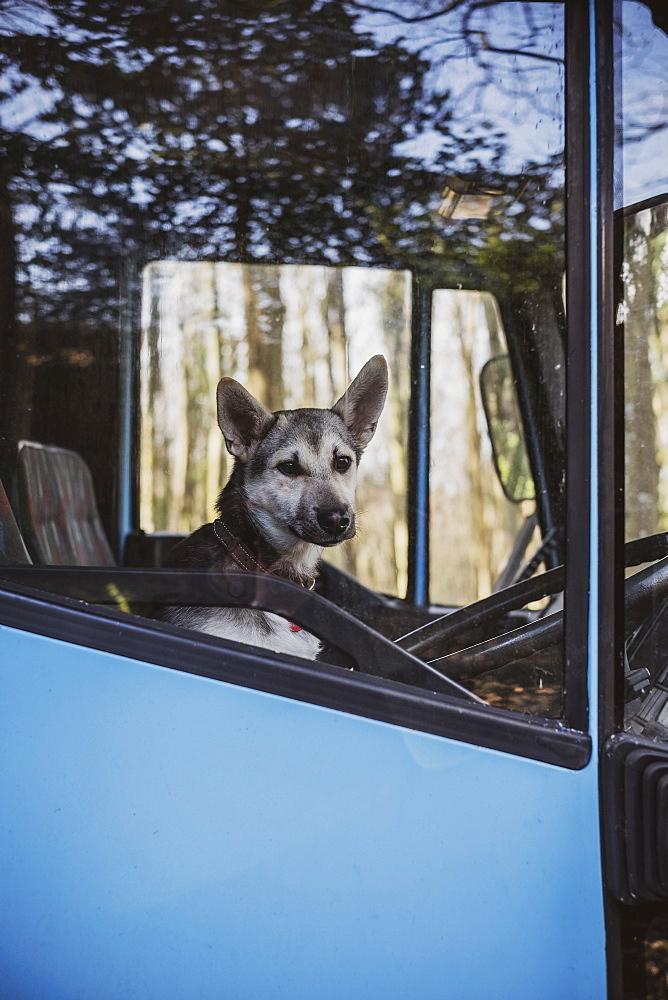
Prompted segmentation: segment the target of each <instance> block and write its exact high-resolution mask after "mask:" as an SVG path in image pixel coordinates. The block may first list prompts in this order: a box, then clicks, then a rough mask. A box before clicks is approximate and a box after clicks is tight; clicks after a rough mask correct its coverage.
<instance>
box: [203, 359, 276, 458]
mask: <svg viewBox="0 0 668 1000" xmlns="http://www.w3.org/2000/svg"><path fill="white" fill-rule="evenodd" d="M216 401H217V404H218V426H219V427H220V429H221V431H222V433H223V437H224V438H225V445H226V446H227V450H228V451H229V453H230V455H234V457H235V458H240V459H241V460H242V461H245V460H246V459H247V458H248V453H249V451H250V449H251V448H252V446H253V444H254V443H255V442H256V441H258V440H259V439H260V438H261V437H262V434H263V432H264V430H265V428H266V426H267V424H268V423H269V422H270V421H271V420H273V414H272V413H270V412H269V410H267V409H265V407H264V406H263V405H262V403H258V401H257V399H255V397H254V396H251V394H250V392H248V390H247V389H244V387H243V386H242V385H240V383H239V382H237V381H235V379H233V378H221V380H220V382H219V383H218V389H217V391H216Z"/></svg>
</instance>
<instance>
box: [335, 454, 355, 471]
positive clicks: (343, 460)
mask: <svg viewBox="0 0 668 1000" xmlns="http://www.w3.org/2000/svg"><path fill="white" fill-rule="evenodd" d="M351 464H352V459H351V458H349V457H348V456H347V455H337V456H336V458H335V459H334V468H335V469H336V471H337V472H347V471H348V469H349V468H350V466H351Z"/></svg>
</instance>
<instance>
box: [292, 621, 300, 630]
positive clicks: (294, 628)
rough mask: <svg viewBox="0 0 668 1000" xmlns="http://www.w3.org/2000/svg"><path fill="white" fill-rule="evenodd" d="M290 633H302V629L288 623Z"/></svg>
mask: <svg viewBox="0 0 668 1000" xmlns="http://www.w3.org/2000/svg"><path fill="white" fill-rule="evenodd" d="M290 631H291V632H301V631H302V627H301V625H295V623H294V622H290Z"/></svg>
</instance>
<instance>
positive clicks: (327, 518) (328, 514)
mask: <svg viewBox="0 0 668 1000" xmlns="http://www.w3.org/2000/svg"><path fill="white" fill-rule="evenodd" d="M318 524H319V525H320V527H321V528H322V530H323V531H328V532H329V533H330V535H341V534H342V533H343V532H344V531H345V530H346V528H348V527H349V526H350V514H349V513H348V511H347V510H345V509H344V510H319V511H318Z"/></svg>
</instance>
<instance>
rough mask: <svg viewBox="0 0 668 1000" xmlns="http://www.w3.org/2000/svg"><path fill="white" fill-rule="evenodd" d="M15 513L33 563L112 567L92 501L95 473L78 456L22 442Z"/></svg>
mask: <svg viewBox="0 0 668 1000" xmlns="http://www.w3.org/2000/svg"><path fill="white" fill-rule="evenodd" d="M17 471H18V496H19V518H20V522H21V528H22V530H23V535H24V538H25V541H26V545H27V547H28V551H29V552H30V554H31V556H32V558H33V560H34V562H36V563H40V564H42V565H47V566H114V565H115V560H114V556H113V553H112V551H111V548H110V546H109V542H108V541H107V536H106V535H105V533H104V528H103V527H102V521H101V520H100V514H99V512H98V509H97V503H96V501H95V491H94V489H93V478H92V476H91V474H90V469H89V468H88V466H87V465H86V463H85V462H84V460H83V458H82V457H81V455H79V454H78V453H77V452H76V451H69V450H68V449H66V448H56V447H52V446H47V445H42V444H36V443H35V442H33V441H21V442H20V444H19V455H18V464H17Z"/></svg>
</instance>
